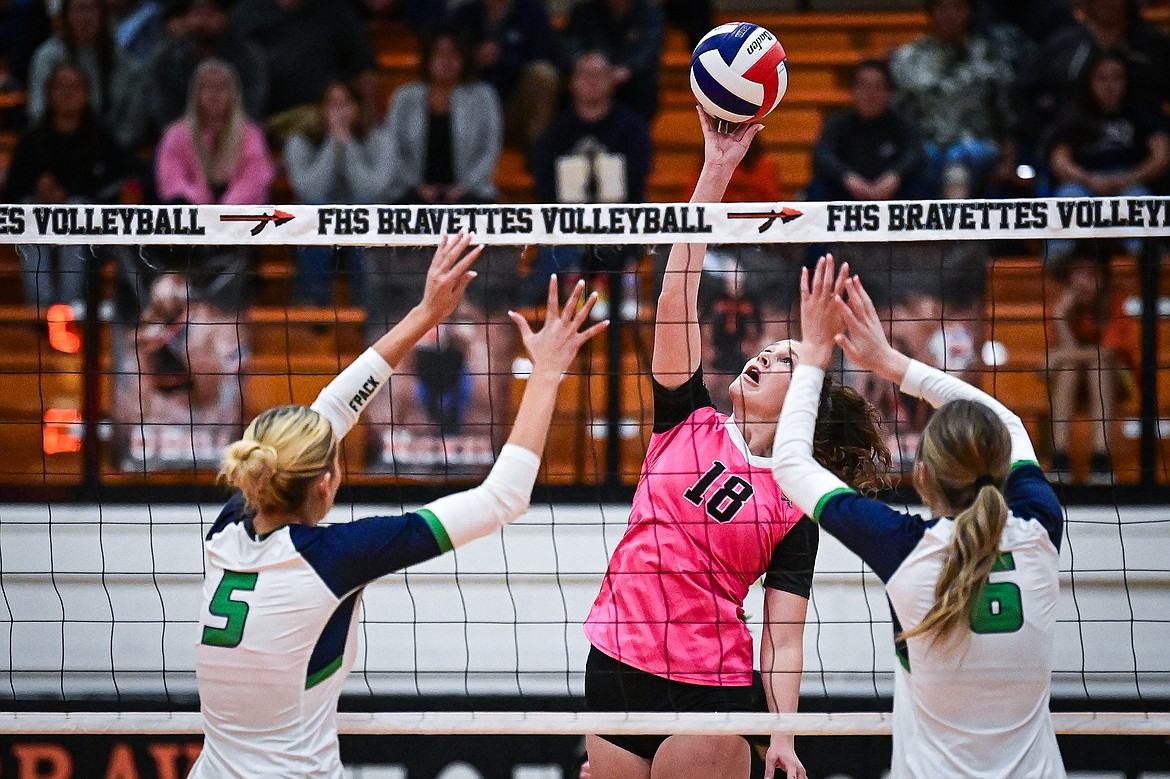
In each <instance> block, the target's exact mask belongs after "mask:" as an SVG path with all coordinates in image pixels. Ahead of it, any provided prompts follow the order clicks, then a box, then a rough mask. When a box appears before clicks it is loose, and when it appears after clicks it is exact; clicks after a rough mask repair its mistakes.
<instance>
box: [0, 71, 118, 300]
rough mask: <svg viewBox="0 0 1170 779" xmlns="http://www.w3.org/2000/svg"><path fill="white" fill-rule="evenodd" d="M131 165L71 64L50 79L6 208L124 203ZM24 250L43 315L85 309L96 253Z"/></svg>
mask: <svg viewBox="0 0 1170 779" xmlns="http://www.w3.org/2000/svg"><path fill="white" fill-rule="evenodd" d="M131 164H132V163H131V159H130V157H129V155H128V154H127V153H126V151H125V150H124V149H122V147H121V146H119V145H118V144H117V142H116V141H114V139H113V137H112V136H111V135H110V134H109V132H108V131H107V130H106V129H105V127H104V126H103V125H102V123H101V121H100V120H99V119H98V117H97V116H96V115H95V114H94V112H93V109H92V108H91V107H90V103H89V85H88V84H87V83H86V77H85V73H84V72H83V71H82V70H81V68H80V67H78V65H77V64H76V63H74V62H72V61H68V60H67V61H65V62H62V63H61V64H59V65H58V66H57V67H56V69H54V70H53V71H52V73H51V74H50V75H49V82H48V95H47V100H46V104H45V112H44V114H43V115H42V116H41V118H40V120H39V121H38V122H37V123H36V124H35V125H34V126H33V127H32V129H30V130H29V131H28V132H27V133H26V134H25V135H24V137H22V138H21V139H20V141H19V142H18V143H17V145H16V149H15V150H14V151H13V153H12V164H11V166H10V167H9V169H8V175H7V177H6V178H5V180H4V188H3V190H0V201H2V202H5V203H113V202H117V200H118V198H119V196H120V193H121V189H122V184H123V181H124V179H125V178H126V177H127V176H128V175H129V173H130V172H131ZM17 250H18V253H19V254H20V265H21V270H22V271H23V278H24V293H25V301H26V302H28V303H30V304H33V305H36V306H37V307H38V309H40V310H41V311H42V312H43V311H44V310H45V309H47V308H48V307H49V306H51V305H54V304H57V303H68V304H71V305H74V307H75V309H76V310H80V309H81V307H82V306H83V305H84V299H85V277H86V268H87V265H88V262H89V258H90V256H92V255H91V252H90V249H89V247H86V246H64V245H61V246H50V245H21V246H18V247H17Z"/></svg>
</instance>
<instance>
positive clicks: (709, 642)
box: [585, 406, 811, 686]
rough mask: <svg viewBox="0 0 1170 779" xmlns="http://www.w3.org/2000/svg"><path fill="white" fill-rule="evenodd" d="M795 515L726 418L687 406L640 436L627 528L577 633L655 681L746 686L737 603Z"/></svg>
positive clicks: (749, 657) (748, 667) (767, 467)
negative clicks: (640, 459) (673, 421)
mask: <svg viewBox="0 0 1170 779" xmlns="http://www.w3.org/2000/svg"><path fill="white" fill-rule="evenodd" d="M802 516H803V514H802V512H801V511H800V509H798V508H796V507H794V506H793V505H792V504H791V503H789V501H788V499H787V498H786V497H784V495H783V493H781V492H780V488H779V487H777V486H776V481H775V479H774V478H773V476H772V463H771V459H770V458H767V457H758V456H755V455H753V454H751V453H750V452H749V450H748V448H747V443H746V441H744V438H743V435H742V434H741V433H740V431H739V429H738V428H737V427H736V426H735V425H734V424H733V423H731V422H730V420H729V418H728V417H727V416H725V415H724V414H720V413H719V412H718V411H716V410H715V409H714V408H711V407H710V406H704V407H701V408H698V409H696V410H695V411H693V412H691V414H690V415H689V416H688V417H687V418H686V419H685V421H683V422H682V423H681V424H678V425H675V426H674V427H672V428H670V429H669V430H667V431H666V432H663V433H655V434H654V435H653V436H652V437H651V439H650V447H649V449H648V450H647V452H646V461H645V462H644V463H643V465H642V475H641V479H640V480H639V482H638V488H637V491H636V492H635V494H634V505H633V511H631V513H630V522H629V526H628V527H627V529H626V533H625V535H624V536H623V537H622V540H621V542H620V543H619V544H618V546H617V548H616V549H615V550H614V553H613V557H612V558H611V559H610V563H609V569H608V570H607V571H606V575H605V580H604V582H603V583H602V586H601V592H600V593H599V594H598V596H597V600H596V601H595V602H594V604H593V609H592V610H591V611H590V612H589V617H588V619H587V620H586V621H585V634H586V635H587V636H588V637H589V641H590V642H591V643H592V644H593V645H594V646H595V647H597V648H598V649H599V650H601V651H602V652H604V653H605V654H607V655H609V656H611V657H613V658H615V659H617V660H619V661H621V662H623V663H625V664H627V665H630V666H633V667H634V668H637V669H640V670H642V671H646V672H647V673H651V674H654V675H656V676H661V677H665V678H667V679H673V680H675V681H680V682H687V683H690V684H704V685H722V686H747V685H750V684H751V683H752V668H753V667H754V666H753V651H752V638H751V634H750V633H748V629H747V624H746V622H745V621H744V612H743V601H744V598H745V597H746V596H747V593H748V588H750V587H751V585H752V584H753V583H754V582H755V581H756V580H757V579H759V578H760V576H762V575H763V574H764V573H765V572H766V571H767V570H768V567H769V563H770V562H771V561H772V557H773V550H774V549H775V548H776V545H777V544H778V543H779V542H780V540H781V539H782V538H784V536H785V534H787V533H788V531H789V530H790V529H791V528H792V527H793V526H794V525H795V524H796V522H797V521H798V520H800V518H801V517H802ZM810 570H811V563H810ZM806 595H807V593H806Z"/></svg>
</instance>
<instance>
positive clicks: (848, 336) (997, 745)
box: [774, 256, 1065, 779]
mask: <svg viewBox="0 0 1170 779" xmlns="http://www.w3.org/2000/svg"><path fill="white" fill-rule="evenodd" d="M801 325H802V332H803V335H804V341H803V343H802V347H801V364H800V365H798V366H797V368H796V369H795V370H794V371H793V375H792V383H791V385H790V386H789V389H788V396H787V397H786V398H785V401H784V410H783V413H782V414H781V417H780V423H779V425H778V426H777V432H776V439H775V458H774V459H775V476H776V481H777V483H778V484H779V485H780V488H781V489H783V490H784V493H785V494H786V495H788V496H789V497H790V498H791V499H792V501H793V502H794V503H796V505H798V506H799V507H800V508H801V509H803V510H804V511H805V512H806V513H807V514H808V515H809V516H811V517H812V518H813V519H815V520H817V521H818V522H819V523H820V526H821V527H822V528H824V529H825V530H827V531H828V532H829V533H830V534H832V535H833V536H835V537H837V538H838V539H839V540H840V541H841V542H842V543H844V544H845V546H847V547H848V548H849V549H851V550H852V551H853V552H855V553H856V554H857V555H858V556H860V557H861V558H862V559H863V560H864V561H865V562H866V563H867V564H868V565H869V567H870V568H872V569H873V571H874V573H876V574H877V575H878V577H879V578H880V579H881V580H882V582H883V583H884V584H885V586H886V593H887V595H888V596H889V600H890V605H891V612H892V617H893V622H894V631H895V634H896V635H895V643H896V651H897V657H898V661H899V662H898V663H897V665H896V666H895V668H894V753H893V765H892V773H891V775H892V776H893V777H895V779H938V777H949V776H955V777H958V776H962V777H971V778H973V779H1054V778H1059V777H1063V776H1064V775H1065V772H1064V766H1063V763H1062V761H1061V757H1060V750H1059V749H1058V747H1057V743H1056V734H1055V732H1054V730H1053V727H1052V720H1051V716H1050V714H1049V711H1048V700H1049V692H1050V686H1051V673H1052V645H1053V636H1054V633H1055V616H1056V600H1057V594H1058V591H1059V581H1058V569H1057V558H1058V556H1059V550H1060V543H1061V535H1062V532H1063V514H1062V510H1061V506H1060V503H1059V502H1058V501H1057V499H1056V495H1055V494H1054V493H1053V491H1052V488H1051V487H1050V486H1049V484H1048V481H1047V480H1046V479H1045V478H1044V474H1043V473H1042V472H1041V471H1040V467H1039V465H1038V464H1037V462H1036V454H1035V452H1034V450H1033V448H1032V443H1031V441H1030V440H1029V439H1028V434H1027V432H1026V431H1025V429H1024V425H1023V423H1022V422H1021V421H1020V418H1019V417H1018V416H1016V415H1015V414H1013V413H1012V412H1011V411H1009V410H1008V409H1007V408H1006V407H1005V406H1003V404H1001V403H999V402H998V401H997V400H995V399H994V398H992V397H991V396H990V395H987V394H985V393H983V392H982V391H980V390H978V389H976V388H975V387H972V386H971V385H969V384H967V383H966V382H963V381H961V380H959V379H957V378H955V377H953V376H949V375H947V374H945V373H943V372H941V371H938V370H936V369H934V368H931V367H929V366H926V365H924V364H922V363H920V362H917V361H915V360H911V359H909V358H908V357H906V356H905V355H904V354H902V353H900V352H898V351H897V350H895V349H894V348H893V347H891V346H890V343H889V341H888V340H887V339H886V335H885V332H884V331H883V329H882V324H881V322H880V320H879V319H878V315H877V311H876V310H875V308H874V306H873V303H872V302H871V301H870V299H869V296H868V295H867V294H866V292H865V289H864V287H862V285H861V282H860V281H859V280H858V279H857V278H856V277H854V278H849V276H848V266H847V265H843V266H842V267H841V270H840V272H839V273H837V274H836V275H834V269H833V259H832V256H826V257H822V258H821V260H820V261H819V262H818V263H817V267H816V270H815V271H814V272H813V274H812V277H811V279H810V278H809V276H808V271H807V270H805V271H804V272H803V273H802V274H801ZM834 344H839V345H840V346H841V347H842V349H843V350H844V351H845V354H846V355H847V356H848V357H849V358H850V359H851V360H852V361H853V362H854V363H855V364H856V365H858V366H859V367H860V368H862V369H863V370H868V371H872V372H873V373H874V374H876V375H877V376H878V377H880V378H882V379H884V380H886V381H890V382H894V383H896V384H898V385H899V386H900V387H901V390H902V392H904V393H907V394H909V395H913V396H915V397H919V398H922V399H923V400H926V401H927V402H928V403H930V404H931V405H932V406H934V407H935V408H937V409H938V410H937V411H936V412H935V413H934V416H933V417H931V419H930V422H929V423H928V424H927V426H926V429H925V431H924V432H923V435H922V441H921V443H920V445H919V450H918V455H917V457H916V458H915V462H914V466H913V478H914V486H915V488H916V489H917V490H918V493H919V495H921V497H922V499H923V501H924V502H925V503H926V504H927V506H928V508H929V509H930V519H927V520H923V519H922V518H920V517H918V516H915V515H911V514H906V513H901V512H898V511H894V510H893V509H892V508H890V507H889V506H887V505H885V504H884V503H881V502H879V501H876V500H872V499H869V498H865V497H862V496H860V495H858V494H857V493H856V492H854V491H853V490H852V489H850V488H849V487H848V486H847V485H846V484H844V483H843V482H842V481H841V480H840V479H838V478H837V477H836V476H834V475H833V474H832V473H830V472H829V471H827V470H825V469H824V468H822V467H821V466H820V465H819V464H818V463H817V462H816V461H815V460H814V459H813V457H812V438H813V429H814V425H815V420H816V416H817V407H818V403H819V400H818V399H819V390H820V386H821V382H822V381H823V378H824V374H825V368H826V366H827V365H828V364H829V360H830V359H831V357H832V354H833V348H834Z"/></svg>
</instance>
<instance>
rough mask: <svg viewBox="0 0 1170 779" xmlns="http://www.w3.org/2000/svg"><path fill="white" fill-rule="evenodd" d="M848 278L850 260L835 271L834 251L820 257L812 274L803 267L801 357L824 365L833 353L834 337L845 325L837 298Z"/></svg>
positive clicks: (808, 361)
mask: <svg viewBox="0 0 1170 779" xmlns="http://www.w3.org/2000/svg"><path fill="white" fill-rule="evenodd" d="M848 279H849V263H847V262H843V263H841V268H840V270H839V271H837V272H836V273H834V262H833V255H831V254H826V255H824V256H823V257H821V258H820V259H819V260H817V266H816V269H815V270H814V271H813V273H812V278H811V279H810V278H809V272H808V268H801V270H800V339H801V340H800V350H799V353H800V361H801V362H804V363H810V364H813V365H817V366H819V367H821V368H825V367H827V366H828V364H829V360H830V359H831V358H832V356H833V343H834V338H835V336H837V334H839V333H840V332H841V331H843V330H844V329H845V320H844V317H843V315H842V314H841V311H840V309H839V308H838V307H837V306H836V303H835V301H836V300H837V299H839V298H840V296H841V293H842V291H843V290H844V289H845V284H846V281H847V280H848Z"/></svg>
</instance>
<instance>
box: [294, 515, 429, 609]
mask: <svg viewBox="0 0 1170 779" xmlns="http://www.w3.org/2000/svg"><path fill="white" fill-rule="evenodd" d="M288 530H289V537H290V538H291V539H292V542H293V546H295V547H296V549H297V551H298V552H300V553H301V556H302V557H303V558H305V561H306V562H308V563H309V565H311V566H313V570H315V571H316V572H317V575H318V576H320V577H321V580H322V581H323V582H325V585H326V586H327V587H328V588H329V589H330V590H331V591H332V592H333V594H334V595H336V596H337V597H338V598H342V597H344V596H345V594H346V593H348V592H351V591H352V590H355V589H357V588H358V587H362V586H364V585H366V584H369V583H370V582H372V581H373V580H374V579H377V578H378V577H380V576H385V575H386V574H388V573H390V572H391V571H397V570H400V569H402V568H406V567H407V566H409V565H414V564H415V563H421V562H423V561H424V560H429V559H431V558H432V557H438V556H439V554H441V553H442V550H441V549H440V548H439V542H438V541H436V540H435V534H434V532H433V531H432V530H431V526H430V525H429V524H427V521H426V520H425V519H423V518H422V517H421V516H420V515H418V514H404V515H403V516H400V517H368V518H366V519H359V520H356V521H354V522H347V523H344V524H340V525H328V526H318V527H308V526H306V525H289V528H288Z"/></svg>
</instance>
